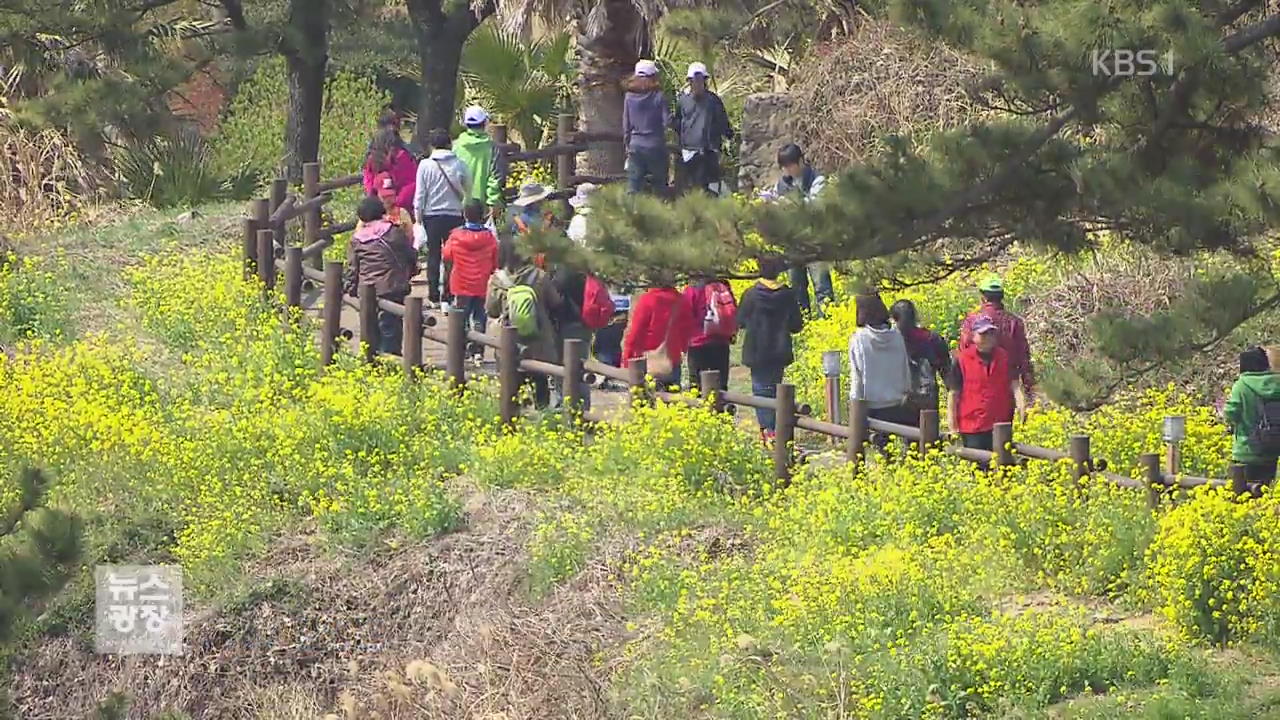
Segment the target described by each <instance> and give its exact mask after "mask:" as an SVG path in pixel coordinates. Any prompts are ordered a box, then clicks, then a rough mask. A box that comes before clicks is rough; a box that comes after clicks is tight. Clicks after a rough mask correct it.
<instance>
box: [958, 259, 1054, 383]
mask: <svg viewBox="0 0 1280 720" xmlns="http://www.w3.org/2000/svg"><path fill="white" fill-rule="evenodd" d="M978 292H980V293H981V294H982V306H981V307H979V308H978V309H977V310H975V311H973V312H971V313H969V315H968V317H966V318H965V319H964V322H963V323H961V325H960V349H961V350H963V349H964V348H966V347H968V346H970V345H972V344H973V343H974V342H975V339H974V332H973V327H974V323H976V322H977V321H978V319H979V318H983V317H985V318H989V319H990V320H991V322H992V323H993V324H995V326H996V330H998V331H1000V347H1002V348H1004V350H1005V352H1007V353H1009V372H1010V373H1012V376H1013V378H1014V379H1016V380H1018V381H1019V382H1020V383H1022V391H1023V393H1025V394H1026V396H1027V401H1028V402H1029V401H1031V400H1033V399H1034V398H1035V389H1036V380H1035V375H1034V369H1033V367H1032V365H1031V346H1030V345H1029V344H1028V343H1027V325H1026V323H1024V322H1023V321H1022V318H1020V317H1018V316H1017V315H1014V314H1013V313H1011V312H1009V311H1008V310H1006V309H1005V308H1004V283H1002V282H1001V280H1000V276H999V275H991V276H989V277H987V279H986V280H983V281H982V284H981V285H979V286H978Z"/></svg>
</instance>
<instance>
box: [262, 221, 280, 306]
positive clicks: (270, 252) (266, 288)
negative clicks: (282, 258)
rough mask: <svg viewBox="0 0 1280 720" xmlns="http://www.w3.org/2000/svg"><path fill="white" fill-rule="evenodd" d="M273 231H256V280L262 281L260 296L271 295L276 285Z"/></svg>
mask: <svg viewBox="0 0 1280 720" xmlns="http://www.w3.org/2000/svg"><path fill="white" fill-rule="evenodd" d="M275 242H276V241H275V233H273V232H271V230H270V229H264V230H259V231H258V280H259V281H260V282H261V283H262V296H263V297H264V298H266V297H269V296H270V295H271V291H272V290H274V289H275V287H276V247H275Z"/></svg>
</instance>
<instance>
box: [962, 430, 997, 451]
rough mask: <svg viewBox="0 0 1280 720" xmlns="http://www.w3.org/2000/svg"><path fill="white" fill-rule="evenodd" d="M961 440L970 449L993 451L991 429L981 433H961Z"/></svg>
mask: <svg viewBox="0 0 1280 720" xmlns="http://www.w3.org/2000/svg"><path fill="white" fill-rule="evenodd" d="M960 442H962V443H964V446H965V447H967V448H969V449H970V450H986V451H987V452H991V451H992V448H993V445H992V441H991V431H990V430H988V431H986V432H981V433H960Z"/></svg>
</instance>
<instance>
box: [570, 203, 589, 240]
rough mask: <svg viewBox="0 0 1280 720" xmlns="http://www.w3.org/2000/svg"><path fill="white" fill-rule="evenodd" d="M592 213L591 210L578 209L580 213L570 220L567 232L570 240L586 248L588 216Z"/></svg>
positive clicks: (576, 213)
mask: <svg viewBox="0 0 1280 720" xmlns="http://www.w3.org/2000/svg"><path fill="white" fill-rule="evenodd" d="M590 213H591V209H590V208H585V207H583V208H578V211H577V212H575V213H574V214H573V217H572V218H570V219H569V228H568V229H567V230H566V231H565V234H566V235H568V236H569V239H570V240H572V241H574V242H576V243H578V244H579V245H584V246H585V245H586V244H587V215H589V214H590Z"/></svg>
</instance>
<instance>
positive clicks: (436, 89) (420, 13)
mask: <svg viewBox="0 0 1280 720" xmlns="http://www.w3.org/2000/svg"><path fill="white" fill-rule="evenodd" d="M442 2H443V3H447V7H448V8H449V10H448V12H445V11H444V10H443V9H442V7H441V5H442ZM408 6H409V19H410V20H411V21H412V22H413V28H414V33H415V35H416V36H417V40H418V67H419V70H420V72H421V74H422V106H421V107H420V108H419V109H418V123H417V126H416V127H415V128H414V130H413V139H414V142H415V143H416V144H417V145H418V146H419V147H421V148H422V149H423V150H426V149H427V142H426V139H427V137H426V136H427V133H428V132H430V131H431V130H433V129H435V128H444V129H446V130H448V129H449V127H450V126H451V125H452V124H453V118H454V113H455V111H456V110H457V108H456V107H454V104H455V101H456V99H457V95H458V68H459V66H460V65H461V63H462V46H463V45H465V44H466V42H467V38H468V37H470V35H471V32H472V31H473V30H475V29H476V28H477V27H478V26H479V25H480V21H481V20H483V19H484V18H486V17H488V16H489V15H492V14H493V11H494V5H493V3H492V2H490V3H486V4H485V5H484V6H483V7H481V8H480V9H479V10H473V9H472V8H471V5H470V3H467V2H455V1H452V0H408Z"/></svg>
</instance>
